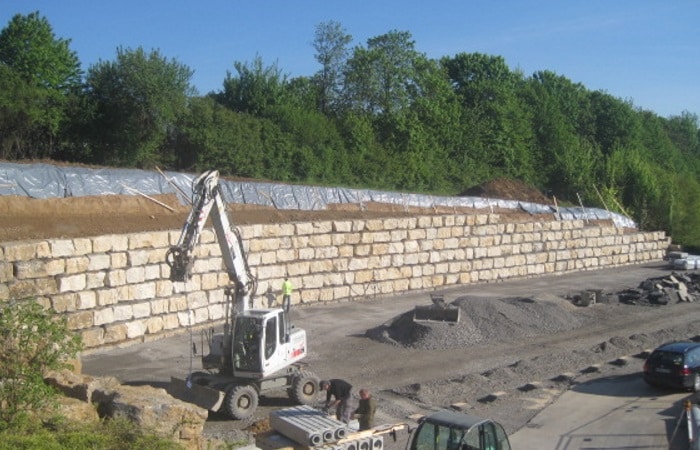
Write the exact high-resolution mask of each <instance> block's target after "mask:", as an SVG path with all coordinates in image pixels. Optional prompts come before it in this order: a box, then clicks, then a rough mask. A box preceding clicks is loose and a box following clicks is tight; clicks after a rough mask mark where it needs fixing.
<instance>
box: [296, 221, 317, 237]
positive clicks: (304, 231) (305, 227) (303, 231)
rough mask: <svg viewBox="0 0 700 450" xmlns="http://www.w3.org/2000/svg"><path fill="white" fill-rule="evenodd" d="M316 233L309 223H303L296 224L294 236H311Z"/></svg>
mask: <svg viewBox="0 0 700 450" xmlns="http://www.w3.org/2000/svg"><path fill="white" fill-rule="evenodd" d="M313 233H314V226H313V224H312V223H309V222H301V223H295V224H294V234H296V235H298V236H303V235H309V234H313Z"/></svg>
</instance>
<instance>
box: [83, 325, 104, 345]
mask: <svg viewBox="0 0 700 450" xmlns="http://www.w3.org/2000/svg"><path fill="white" fill-rule="evenodd" d="M79 333H80V337H81V339H82V341H83V346H84V348H86V349H88V348H95V347H99V346H101V345H104V344H105V339H104V329H102V328H101V327H94V328H90V329H87V330H80V331H79Z"/></svg>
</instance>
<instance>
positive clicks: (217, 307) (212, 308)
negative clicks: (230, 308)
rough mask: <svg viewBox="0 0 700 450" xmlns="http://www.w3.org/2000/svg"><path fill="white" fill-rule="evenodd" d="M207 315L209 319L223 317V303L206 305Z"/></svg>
mask: <svg viewBox="0 0 700 450" xmlns="http://www.w3.org/2000/svg"><path fill="white" fill-rule="evenodd" d="M269 306H270V305H265V306H264V307H269ZM208 310H209V312H208V315H209V319H210V320H220V319H223V318H224V314H225V311H224V305H222V304H214V305H209V306H208Z"/></svg>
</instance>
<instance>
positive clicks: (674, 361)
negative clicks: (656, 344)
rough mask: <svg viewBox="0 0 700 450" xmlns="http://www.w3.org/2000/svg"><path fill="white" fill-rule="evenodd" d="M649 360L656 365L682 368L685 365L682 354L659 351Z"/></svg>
mask: <svg viewBox="0 0 700 450" xmlns="http://www.w3.org/2000/svg"><path fill="white" fill-rule="evenodd" d="M649 359H650V360H651V361H653V362H654V363H656V364H665V365H671V366H680V365H682V364H683V354H682V353H676V352H666V351H663V350H657V351H655V352H653V353H652V354H651V356H650V357H649Z"/></svg>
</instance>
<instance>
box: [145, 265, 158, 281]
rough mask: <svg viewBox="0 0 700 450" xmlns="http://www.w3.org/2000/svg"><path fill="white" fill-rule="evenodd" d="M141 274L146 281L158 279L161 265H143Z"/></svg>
mask: <svg viewBox="0 0 700 450" xmlns="http://www.w3.org/2000/svg"><path fill="white" fill-rule="evenodd" d="M143 275H144V278H145V279H146V280H147V281H154V280H158V279H159V278H160V277H161V265H160V264H150V265H147V266H145V267H144V273H143Z"/></svg>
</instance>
